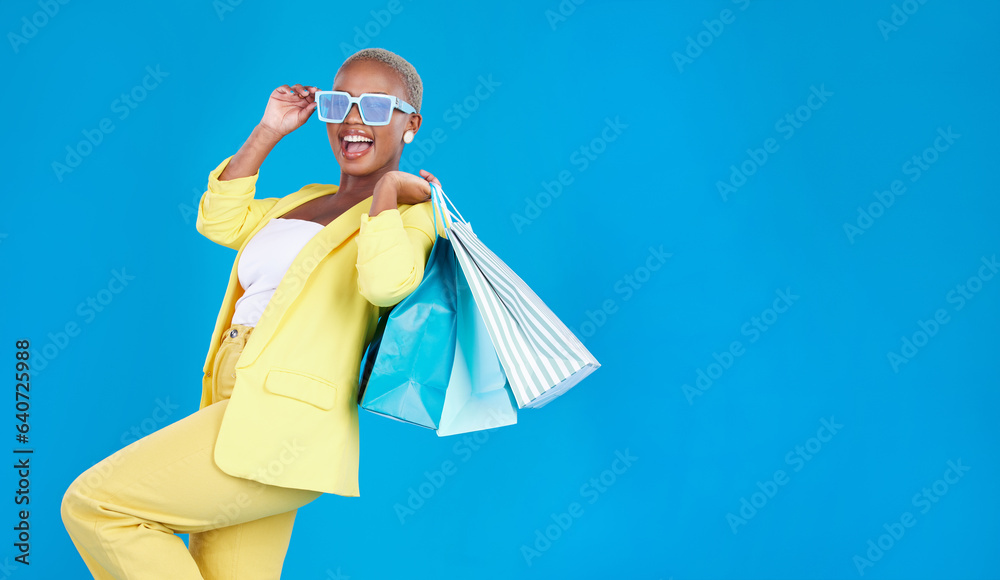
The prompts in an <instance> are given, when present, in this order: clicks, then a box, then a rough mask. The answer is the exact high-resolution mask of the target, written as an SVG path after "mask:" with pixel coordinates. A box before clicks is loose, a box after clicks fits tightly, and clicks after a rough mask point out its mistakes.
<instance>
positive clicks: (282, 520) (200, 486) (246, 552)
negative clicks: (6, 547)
mask: <svg viewBox="0 0 1000 580" xmlns="http://www.w3.org/2000/svg"><path fill="white" fill-rule="evenodd" d="M228 402H229V401H228V399H227V400H224V401H220V402H219V403H215V404H212V405H209V406H207V407H205V408H203V409H201V410H199V411H197V412H196V413H193V414H191V415H189V416H188V417H185V418H184V419H181V420H180V421H177V422H176V423H173V424H171V425H168V426H166V427H164V428H162V429H160V430H159V431H156V432H155V433H152V434H150V435H148V436H146V437H144V438H142V439H140V440H138V441H136V442H134V443H132V444H131V445H129V446H127V447H125V448H124V449H121V450H119V451H118V452H116V453H114V454H113V455H111V456H110V457H108V458H106V459H104V460H103V461H101V462H100V463H98V464H97V465H95V466H93V467H91V468H90V469H88V470H87V471H85V472H84V473H83V474H81V475H80V476H79V477H78V478H77V479H76V480H74V482H73V483H72V484H71V485H70V486H69V488H68V489H67V491H66V493H65V495H64V497H63V503H62V517H63V521H64V523H65V525H66V529H67V531H68V532H69V533H70V536H71V538H72V539H73V543H74V545H75V546H77V549H78V550H79V551H80V553H81V555H82V556H83V559H84V562H85V563H86V564H87V567H88V568H89V569H90V571H91V573H92V574H93V575H94V577H95V578H116V579H118V580H122V579H129V580H133V579H135V580H156V579H160V578H162V579H170V580H186V579H201V578H205V577H212V576H203V575H202V572H201V570H200V569H199V566H198V563H199V562H198V561H196V559H195V557H194V556H193V555H192V553H191V552H189V551H188V548H187V547H186V546H185V545H184V542H183V541H182V540H181V538H180V537H178V536H177V535H176V534H178V533H188V534H198V533H199V532H206V531H209V530H215V529H217V528H225V527H234V526H239V524H244V523H246V522H253V521H255V520H262V521H260V522H257V523H255V524H253V525H251V526H244V527H241V528H239V529H235V530H233V531H231V532H222V533H220V534H219V538H221V539H220V540H218V541H219V542H221V544H212V543H206V542H204V540H205V538H200V539H198V540H196V543H195V553H196V554H198V555H199V557H200V560H201V563H202V564H203V565H206V566H207V569H208V572H209V573H216V572H215V571H213V570H212V568H213V567H214V568H215V569H216V570H218V573H219V574H222V573H224V571H225V570H226V566H224V565H222V564H220V562H222V561H224V560H226V561H228V566H229V567H230V568H232V569H236V570H240V571H242V573H241V574H240V575H238V576H232V575H230V576H228V577H232V578H235V577H239V578H240V579H241V580H243V579H246V580H252V579H256V578H260V579H264V578H268V579H272V580H273V579H274V578H277V575H275V573H274V571H275V570H278V571H279V572H278V573H279V574H280V569H281V563H282V562H283V560H284V555H285V552H286V550H287V547H288V541H289V537H290V534H291V524H292V523H293V522H294V513H291V515H288V513H289V512H293V510H296V509H297V508H299V507H301V506H303V505H305V504H307V503H309V502H311V501H312V500H314V499H316V498H317V497H319V496H320V495H322V494H321V493H320V492H316V491H310V490H300V489H291V488H283V487H278V486H271V485H265V484H262V483H259V482H255V481H251V480H248V479H243V478H239V477H233V476H231V475H229V474H227V473H225V472H223V471H222V470H220V469H219V468H218V466H217V465H216V464H215V461H214V458H213V451H214V447H215V441H216V437H217V435H218V432H219V427H220V425H221V422H222V417H223V414H224V412H225V409H226V407H227V405H228ZM282 514H285V515H282ZM275 515H278V516H279V517H272V516H275ZM196 537H197V536H196ZM226 538H228V539H226ZM213 552H214V553H213ZM264 562H267V563H270V564H269V565H264V564H260V563H264ZM262 566H263V567H262ZM216 577H223V578H225V577H227V576H216Z"/></svg>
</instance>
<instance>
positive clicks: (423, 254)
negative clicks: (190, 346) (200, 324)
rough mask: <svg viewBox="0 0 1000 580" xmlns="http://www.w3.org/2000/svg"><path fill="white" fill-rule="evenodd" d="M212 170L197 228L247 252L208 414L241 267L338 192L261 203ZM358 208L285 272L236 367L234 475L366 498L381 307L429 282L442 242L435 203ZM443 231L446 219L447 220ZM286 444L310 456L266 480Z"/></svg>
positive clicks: (230, 444)
mask: <svg viewBox="0 0 1000 580" xmlns="http://www.w3.org/2000/svg"><path fill="white" fill-rule="evenodd" d="M230 159H231V158H227V159H225V160H224V161H223V162H222V163H220V164H219V166H218V167H216V169H215V170H213V171H212V172H211V173H210V174H209V180H208V190H207V191H206V192H205V194H204V195H203V196H202V198H201V201H200V203H199V206H198V219H197V224H196V227H197V229H198V231H199V232H201V233H202V234H203V235H204V236H205V237H207V238H208V239H210V240H212V241H214V242H216V243H218V244H221V245H223V246H226V247H228V248H232V249H234V250H237V255H236V258H235V259H234V261H233V266H232V270H231V272H230V276H229V284H228V287H227V288H226V292H225V295H224V297H223V300H222V306H221V308H220V310H219V314H218V317H217V318H216V322H215V328H214V330H213V332H212V338H213V340H212V341H211V343H210V345H209V350H208V355H207V356H206V358H205V365H204V368H203V371H204V378H203V382H202V398H201V407H202V408H204V407H206V406H208V405H210V404H211V402H212V386H211V381H212V379H211V374H212V373H211V369H212V367H213V361H214V357H215V355H216V352H217V351H218V348H219V344H218V341H217V340H215V337H218V336H219V335H220V333H221V332H223V331H224V330H225V329H226V328H228V327H229V325H230V323H231V321H232V316H233V312H234V309H235V305H236V301H237V300H238V299H239V298H240V297H241V296H242V295H243V288H242V287H241V286H240V284H239V280H238V278H237V274H236V266H237V264H238V262H239V258H240V255H241V254H242V251H243V248H244V247H245V246H246V244H247V242H248V241H249V240H250V238H251V237H253V235H254V234H255V233H256V232H258V231H259V230H260V229H261V228H263V227H264V226H265V225H267V222H269V221H270V220H271V219H273V218H275V217H281V216H282V215H284V214H285V213H287V212H288V211H290V210H292V209H293V208H295V207H298V206H299V205H301V204H303V203H305V202H307V201H309V200H312V199H315V198H317V197H319V196H322V195H329V194H333V195H336V192H337V190H338V187H337V186H336V185H323V184H312V185H307V186H305V187H303V188H302V189H300V190H299V191H297V192H295V193H292V194H289V195H287V196H285V197H283V198H280V199H279V198H275V197H269V198H264V199H255V197H254V194H255V190H256V188H255V186H256V181H257V177H258V175H253V176H249V177H243V178H239V179H232V180H227V181H219V179H218V177H219V175H220V174H221V173H222V171H223V170H224V169H225V167H226V165H227V164H228V163H229V160H230ZM371 203H372V198H371V197H368V198H366V199H365V200H363V201H360V202H358V203H357V204H355V205H354V206H353V207H352V208H350V209H349V210H347V211H346V212H344V213H343V214H341V215H340V216H338V217H337V218H336V219H335V220H333V221H332V222H331V223H330V224H328V225H327V226H326V227H324V228H323V229H322V230H321V231H320V232H319V233H318V234H316V236H315V237H314V238H313V239H311V240H310V241H309V243H308V244H306V246H305V247H304V248H303V249H302V251H301V252H300V253H299V254H298V255H297V256H296V258H295V260H294V261H293V262H292V265H291V267H290V268H289V269H288V271H287V272H286V273H285V275H284V277H283V278H282V280H281V282H280V284H279V285H278V288H277V290H276V291H275V293H274V295H273V296H272V297H271V300H270V302H269V303H268V305H267V307H266V308H265V309H264V312H263V313H262V314H261V318H260V320H259V321H258V323H257V325H256V326H255V328H254V331H253V333H252V334H251V335H250V336H249V339H248V341H247V344H246V347H245V349H244V351H243V353H242V354H241V356H240V359H239V361H238V363H237V364H236V379H235V381H236V382H235V384H234V387H233V392H232V397H231V399H230V400H229V408H228V410H227V411H226V415H225V417H224V418H223V421H222V426H221V429H220V432H219V437H218V442H217V443H216V445H215V455H214V456H215V461H216V463H217V464H218V466H219V468H220V469H222V470H223V471H225V472H226V473H228V474H230V475H233V476H236V477H243V478H247V479H252V480H256V481H262V482H264V483H269V484H271V485H278V486H283V487H293V488H299V489H308V490H315V491H322V492H326V493H333V494H337V495H344V496H358V495H360V492H359V489H358V463H359V460H358V456H359V437H358V406H357V394H358V377H359V373H360V365H361V359H362V357H363V355H364V349H365V348H366V346H367V345H368V343H369V342H371V339H372V338H373V335H374V332H375V326H376V323H377V322H378V317H379V314H380V313H381V312H383V311H384V309H385V308H386V307H388V306H392V305H394V304H396V303H398V302H399V301H400V300H402V299H403V298H405V297H406V296H407V295H409V294H410V293H411V292H412V291H413V290H414V289H416V287H417V286H418V285H419V284H420V281H421V280H422V278H423V271H424V266H425V265H426V262H427V258H428V256H429V255H430V250H431V247H432V246H433V240H434V231H435V230H434V223H433V219H434V217H433V210H432V208H431V203H430V202H424V203H420V204H416V205H401V206H399V208H398V209H392V210H384V211H381V212H379V214H378V215H376V216H374V217H370V216H369V215H368V211H369V210H370V208H371ZM438 231H439V232H442V235H443V224H442V223H441V219H440V216H439V217H438ZM288 445H295V446H297V448H301V449H303V451H302V453H301V454H300V456H299V457H297V458H296V460H295V461H294V462H292V463H290V464H288V465H286V466H285V467H284V469H283V470H282V471H281V473H280V474H278V475H276V476H274V475H272V474H268V473H267V466H268V464H269V463H271V462H273V461H274V460H275V459H276V458H277V457H279V455H280V454H281V453H282V451H283V450H285V449H286V447H287V446H288Z"/></svg>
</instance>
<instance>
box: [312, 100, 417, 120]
mask: <svg viewBox="0 0 1000 580" xmlns="http://www.w3.org/2000/svg"><path fill="white" fill-rule="evenodd" d="M320 95H344V96H346V97H347V110H346V111H345V112H344V118H343V119H340V120H339V121H335V120H333V119H330V118H329V117H324V116H323V114H322V113H321V112H320V107H319V98H320ZM365 97H378V98H380V99H390V100H391V101H392V109H391V112H390V113H389V118H388V119H386V121H385V122H384V123H369V122H368V119H367V118H365V109H364V107H362V106H361V99H363V98H365ZM313 98H314V99H315V101H316V116H317V117H318V118H319V120H320V121H323V122H324V123H343V122H344V120H346V119H347V115H350V114H351V107H352V106H354V104H355V103H357V105H358V112H359V113H361V121H362V122H363V123H364V124H365V125H369V126H372V127H380V126H382V125H388V124H389V123H390V122H391V121H392V113H394V112H395V111H396V109H399V110H400V111H403V112H404V113H407V114H410V113H416V112H417V110H416V109H415V108H413V105H411V104H410V103H407V102H406V101H404V100H403V99H400V98H399V97H397V96H396V95H386V94H383V93H361V94H360V95H358V96H356V97H352V96H351V95H350V93H347V92H345V91H316V92H315V93H313Z"/></svg>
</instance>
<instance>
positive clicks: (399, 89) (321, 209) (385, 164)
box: [219, 61, 441, 226]
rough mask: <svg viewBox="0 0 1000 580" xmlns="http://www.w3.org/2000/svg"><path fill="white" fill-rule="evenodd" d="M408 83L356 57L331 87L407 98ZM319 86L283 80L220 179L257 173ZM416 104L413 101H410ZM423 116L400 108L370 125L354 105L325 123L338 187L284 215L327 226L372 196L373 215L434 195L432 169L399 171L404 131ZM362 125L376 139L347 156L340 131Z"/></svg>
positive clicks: (308, 111)
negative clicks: (336, 167)
mask: <svg viewBox="0 0 1000 580" xmlns="http://www.w3.org/2000/svg"><path fill="white" fill-rule="evenodd" d="M405 88H406V87H405V85H404V84H403V81H402V79H401V78H399V76H398V75H397V74H396V73H395V71H393V70H392V68H390V67H389V66H387V65H385V64H383V63H380V62H377V61H358V62H353V63H351V64H348V65H346V66H343V67H341V69H340V70H339V71H338V72H337V76H336V77H335V78H334V81H333V90H337V91H346V92H347V93H350V94H351V95H353V96H358V95H360V94H361V93H387V94H390V95H395V96H397V97H399V98H400V99H403V100H406V92H405ZM318 90H319V88H318V87H315V86H303V85H300V84H295V85H292V86H288V85H282V86H280V87H278V88H277V89H275V90H274V91H273V92H272V93H271V96H270V98H269V100H268V102H267V107H266V108H265V110H264V116H263V118H262V119H261V121H260V123H259V124H258V125H257V127H255V128H254V130H253V132H251V134H250V137H249V138H248V139H247V140H246V142H245V143H244V144H243V146H242V147H240V150H239V151H238V152H237V153H236V154H235V155H234V156H233V158H232V159H231V160H230V161H229V164H228V165H227V166H226V168H225V170H223V172H222V175H220V176H219V180H220V181H226V180H229V179H236V178H239V177H247V176H250V175H254V174H256V173H257V171H259V169H260V166H261V164H263V162H264V159H265V158H266V157H267V155H268V154H269V153H270V152H271V150H272V149H273V148H274V146H275V145H277V143H278V141H280V140H281V138H282V137H284V136H285V135H288V134H289V133H291V132H292V131H294V130H295V129H298V128H299V127H301V126H302V125H303V124H305V122H306V121H307V120H308V119H309V117H311V116H312V114H313V111H314V110H315V109H316V103H315V96H314V95H315V93H316V91H318ZM411 104H412V103H411ZM421 121H422V117H421V116H420V114H419V113H410V114H406V113H403V112H402V111H400V110H398V109H396V110H395V111H394V112H393V114H392V118H391V120H390V122H389V124H388V125H381V126H371V125H365V124H364V123H363V122H362V121H361V112H360V111H358V107H357V105H356V104H355V105H352V106H351V110H350V111H348V114H347V118H345V119H344V122H343V123H327V124H326V125H327V127H326V129H327V136H328V138H329V140H330V147H331V148H332V149H333V154H334V156H335V157H336V158H337V163H339V164H340V168H341V173H340V186H339V188H338V190H337V192H336V193H335V194H330V195H323V196H320V197H318V198H316V199H313V200H310V201H309V202H307V203H304V204H302V205H300V206H298V207H296V208H294V209H292V210H291V211H289V212H287V213H286V214H284V215H283V216H281V217H283V218H287V219H303V220H310V221H314V222H316V223H319V224H321V225H324V226H325V225H327V224H329V223H330V222H331V221H333V220H334V219H336V218H337V217H338V216H340V215H341V214H343V213H344V212H345V211H347V210H348V209H350V208H351V207H354V206H355V205H357V204H358V203H360V202H361V201H363V200H365V199H367V198H369V197H371V198H372V204H371V209H370V210H369V212H368V215H369V216H370V217H374V216H376V215H378V214H379V213H380V212H382V211H384V210H386V209H395V208H397V207H398V206H399V205H404V204H405V205H414V204H417V203H422V202H425V201H427V200H429V199H430V195H431V188H430V184H431V183H435V184H436V185H438V186H440V185H441V182H439V181H438V180H437V178H436V177H434V176H433V175H432V174H431V173H430V172H428V171H426V170H424V169H421V170H420V176H416V175H413V174H411V173H406V172H404V171H399V159H400V157H401V156H402V154H403V146H404V145H405V143H404V142H403V133H405V132H406V131H408V130H409V131H412V132H413V134H414V135H416V133H417V131H418V130H419V129H420V123H421ZM346 129H359V130H362V131H364V132H365V133H366V134H368V135H369V136H371V137H372V138H373V139H374V143H373V144H372V149H371V150H370V151H368V153H366V154H365V155H363V156H362V157H360V158H358V159H347V158H345V157H344V155H343V151H342V150H341V137H340V136H341V133H342V132H343V131H344V130H346Z"/></svg>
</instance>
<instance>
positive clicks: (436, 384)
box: [359, 224, 458, 429]
mask: <svg viewBox="0 0 1000 580" xmlns="http://www.w3.org/2000/svg"><path fill="white" fill-rule="evenodd" d="M435 226H436V224H435ZM456 272H457V266H456V262H455V252H454V250H453V249H452V248H451V241H450V240H448V239H445V238H441V237H437V236H435V239H434V246H433V248H431V253H430V256H429V257H428V259H427V264H426V266H425V267H424V276H423V279H422V280H421V281H420V284H419V285H418V286H417V288H416V289H414V291H413V292H411V293H410V294H409V295H408V296H407V297H406V298H404V299H403V300H401V301H400V302H399V303H398V304H396V305H395V306H393V307H392V308H391V309H390V310H389V311H388V313H387V314H383V315H382V316H381V317H380V319H379V325H378V327H376V330H375V337H374V338H373V339H372V342H371V343H370V344H369V346H368V350H367V352H366V355H365V361H364V369H363V373H362V377H361V384H360V394H359V398H360V401H361V408H363V409H366V410H368V411H371V412H373V413H378V414H380V415H385V416H387V417H390V418H393V419H397V420H400V421H404V422H407V423H413V424H415V425H420V426H423V427H427V428H429V429H436V428H437V426H438V422H439V421H440V419H441V411H442V409H443V408H444V400H445V391H446V389H447V388H448V381H449V379H450V378H451V368H452V364H453V361H454V358H455V344H456V343H455V332H456V322H457V318H458V317H457V310H456V306H455V298H456V297H455V281H456Z"/></svg>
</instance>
